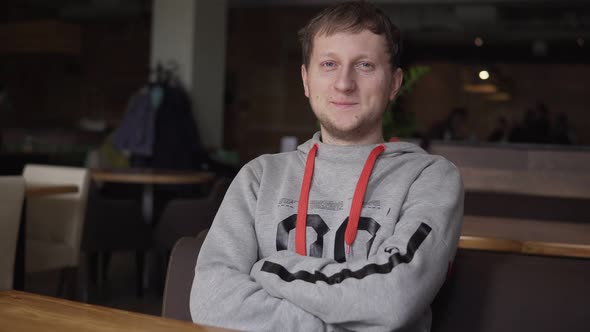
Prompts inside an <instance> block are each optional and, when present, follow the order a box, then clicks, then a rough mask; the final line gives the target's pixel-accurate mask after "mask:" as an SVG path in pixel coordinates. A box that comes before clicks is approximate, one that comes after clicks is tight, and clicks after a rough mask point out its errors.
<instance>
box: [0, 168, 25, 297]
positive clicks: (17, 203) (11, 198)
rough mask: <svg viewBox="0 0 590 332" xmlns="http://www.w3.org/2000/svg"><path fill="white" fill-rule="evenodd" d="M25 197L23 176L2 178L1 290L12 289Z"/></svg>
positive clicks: (0, 186)
mask: <svg viewBox="0 0 590 332" xmlns="http://www.w3.org/2000/svg"><path fill="white" fill-rule="evenodd" d="M24 197H25V181H24V179H23V178H22V177H21V176H0V202H2V204H0V252H1V253H2V255H0V290H8V289H12V285H13V278H14V259H15V254H16V241H17V235H18V229H19V224H20V221H21V213H22V207H23V199H24Z"/></svg>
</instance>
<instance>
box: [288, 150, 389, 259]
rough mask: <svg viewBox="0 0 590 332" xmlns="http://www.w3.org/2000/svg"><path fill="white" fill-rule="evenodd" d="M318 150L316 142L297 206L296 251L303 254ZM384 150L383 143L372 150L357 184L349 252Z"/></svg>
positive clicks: (347, 239)
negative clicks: (379, 158)
mask: <svg viewBox="0 0 590 332" xmlns="http://www.w3.org/2000/svg"><path fill="white" fill-rule="evenodd" d="M317 150H318V145H317V144H314V145H313V146H312V148H311V150H309V154H308V155H307V161H306V163H305V172H304V174H303V183H302V184H301V193H300V194H299V206H298V208H297V221H296V224H295V252H297V253H298V254H299V255H303V256H306V255H307V245H306V233H307V231H306V224H307V205H308V201H309V191H310V188H311V179H312V177H313V168H314V164H315V156H316V153H317ZM383 151H385V145H383V144H380V145H378V146H377V147H375V148H374V149H373V150H372V151H371V153H370V154H369V157H367V161H366V162H365V166H364V167H363V170H362V172H361V175H360V177H359V179H358V182H357V184H356V189H355V191H354V196H353V198H352V204H351V206H350V214H349V216H348V225H347V226H346V232H345V234H344V241H345V243H346V248H347V253H348V252H349V251H350V247H351V246H352V244H353V243H354V239H355V238H356V233H357V229H358V224H359V219H360V216H361V210H362V208H363V200H364V199H365V193H366V191H367V185H368V184H369V178H370V176H371V172H372V171H373V166H375V161H376V160H377V157H379V155H380V154H381V153H382V152H383Z"/></svg>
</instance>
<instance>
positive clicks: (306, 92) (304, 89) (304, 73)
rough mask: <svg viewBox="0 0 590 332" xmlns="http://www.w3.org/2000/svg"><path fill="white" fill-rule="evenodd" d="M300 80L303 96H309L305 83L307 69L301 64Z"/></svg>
mask: <svg viewBox="0 0 590 332" xmlns="http://www.w3.org/2000/svg"><path fill="white" fill-rule="evenodd" d="M301 80H302V81H303V91H304V93H305V96H306V97H307V98H309V86H308V85H307V69H306V68H305V65H301Z"/></svg>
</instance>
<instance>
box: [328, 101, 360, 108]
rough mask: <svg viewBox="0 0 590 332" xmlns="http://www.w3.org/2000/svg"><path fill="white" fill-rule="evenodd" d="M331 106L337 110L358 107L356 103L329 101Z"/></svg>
mask: <svg viewBox="0 0 590 332" xmlns="http://www.w3.org/2000/svg"><path fill="white" fill-rule="evenodd" d="M330 103H331V104H332V105H334V106H336V107H339V108H347V107H352V106H355V105H358V103H354V102H349V101H331V102H330Z"/></svg>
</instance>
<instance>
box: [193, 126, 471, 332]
mask: <svg viewBox="0 0 590 332" xmlns="http://www.w3.org/2000/svg"><path fill="white" fill-rule="evenodd" d="M314 145H315V146H316V147H315V148H314ZM378 146H379V145H375V144H373V145H363V146H335V145H328V144H324V143H322V142H321V141H320V136H319V133H316V134H315V135H314V137H313V138H312V139H310V140H309V141H307V142H305V143H303V144H302V145H300V146H299V147H298V150H297V151H294V152H287V153H281V154H274V155H264V156H260V157H258V158H256V159H254V160H252V161H251V162H249V163H248V164H246V165H245V166H244V167H243V168H242V169H241V170H240V172H239V174H238V175H237V176H236V178H235V180H234V181H233V183H232V184H231V186H230V188H229V190H228V192H227V194H226V196H225V198H224V200H223V203H222V204H221V207H220V209H219V212H218V213H217V216H216V217H215V220H214V221H213V225H212V226H211V229H210V231H209V234H208V236H207V238H206V240H205V242H204V244H203V247H202V249H201V252H200V254H199V258H198V263H197V267H196V273H195V280H194V283H193V288H192V291H191V300H190V307H191V314H192V318H193V320H194V321H195V322H198V323H202V324H207V325H214V326H222V327H226V328H232V329H238V330H249V331H333V330H355V331H356V330H363V331H429V330H430V322H431V311H430V303H431V302H432V300H433V298H434V296H435V295H436V293H437V291H438V289H439V288H440V286H441V285H442V283H443V282H444V280H445V276H446V273H447V270H448V267H449V264H450V262H451V261H452V258H453V257H454V254H455V251H456V247H457V243H458V240H459V234H460V230H461V220H462V215H463V186H462V182H461V177H460V175H459V172H458V170H457V168H456V167H455V166H454V165H453V164H451V163H450V162H449V161H447V160H446V159H444V158H442V157H440V156H433V155H429V154H427V153H426V152H425V151H423V150H422V149H420V148H419V147H417V146H416V145H414V144H410V143H405V142H392V143H385V144H382V146H383V148H380V147H378ZM311 150H315V152H314V151H312V152H311V153H310V151H311ZM377 150H379V151H377ZM381 150H383V151H381ZM310 154H311V155H312V156H311V157H309V155H310ZM314 154H315V157H314V156H313V155H314ZM370 155H373V157H370ZM308 157H309V158H308ZM370 159H373V162H374V165H371V161H370ZM314 163H315V164H314ZM306 164H307V172H306ZM310 164H311V166H310ZM363 169H368V171H367V170H365V171H364V173H367V172H368V173H367V174H365V175H364V176H363V175H362V173H363ZM310 170H311V171H310ZM310 172H311V173H310ZM304 174H306V175H305V176H304ZM363 177H365V180H367V181H368V183H366V184H364V185H363V184H362V182H363V180H362V178H363ZM306 178H307V179H308V180H309V181H310V183H309V184H308V186H307V187H306V185H305V179H306ZM302 183H303V185H302ZM359 188H360V189H359ZM359 191H360V193H359ZM302 193H303V194H302ZM307 195H308V197H306V196H307ZM353 197H354V199H353ZM355 200H356V201H357V203H356V205H355V204H354V203H353V201H355ZM355 206H356V208H355ZM302 208H303V210H302ZM306 210H307V213H305V211H306ZM298 212H302V213H300V214H299V215H307V218H301V217H300V218H299V220H297V215H298ZM355 214H356V216H354V215H355ZM298 224H299V226H298ZM297 234H299V235H297ZM303 254H305V255H303Z"/></svg>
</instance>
